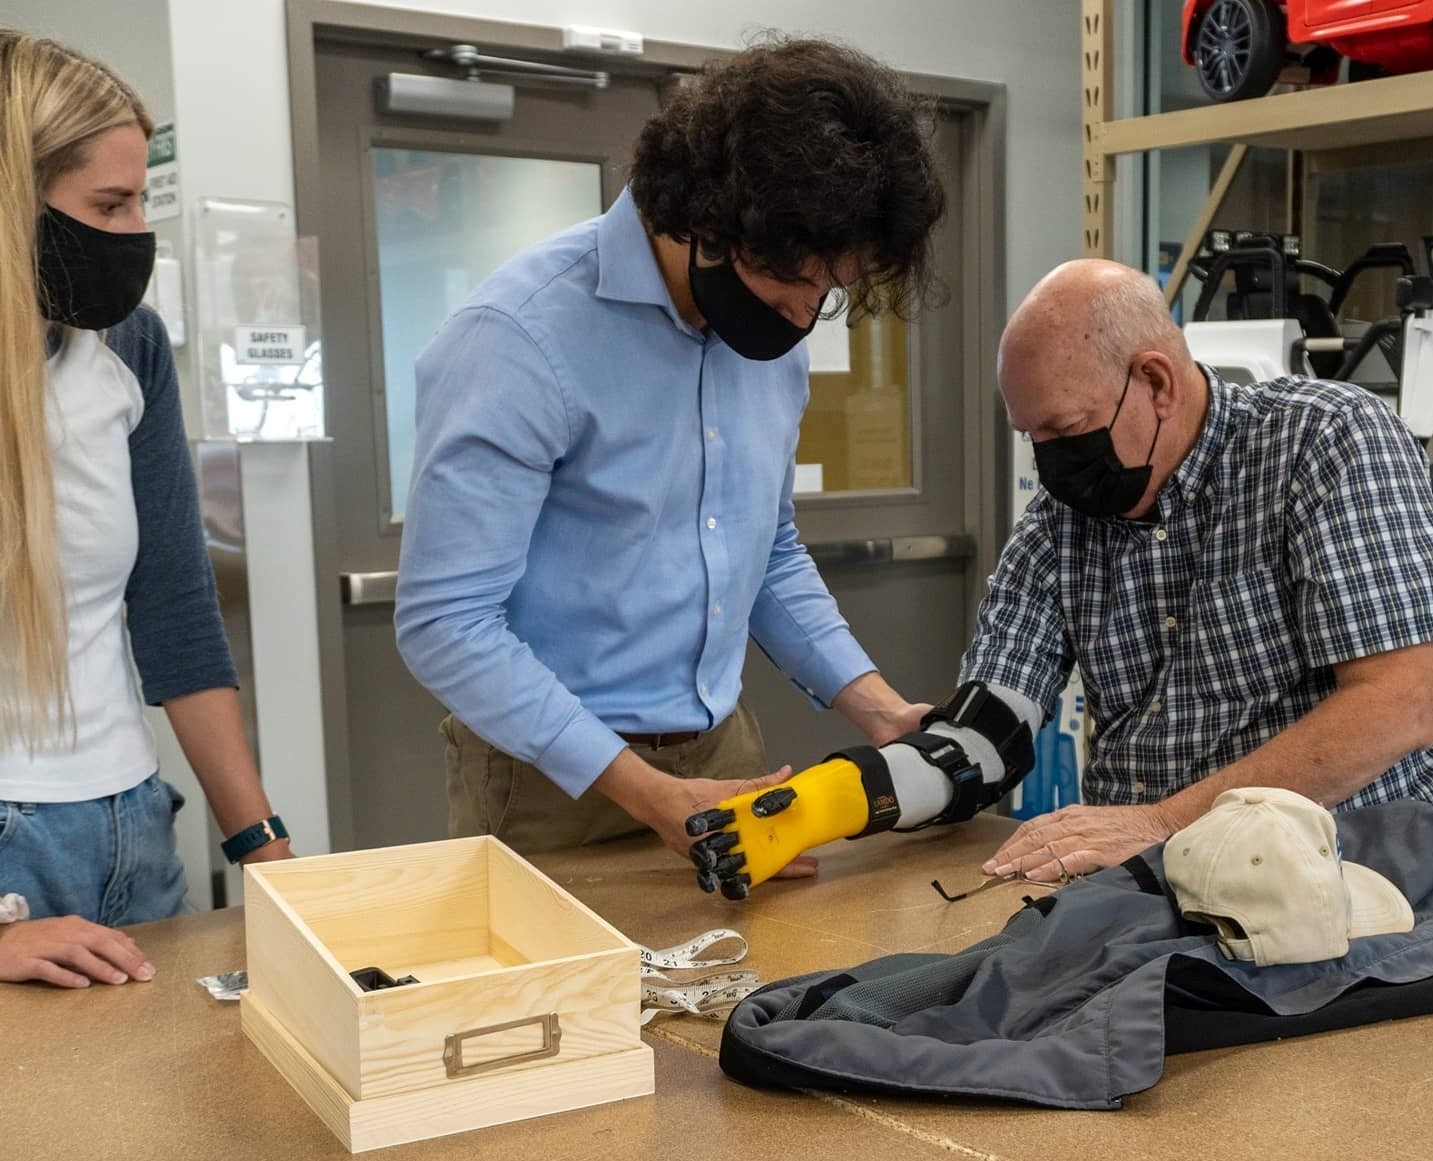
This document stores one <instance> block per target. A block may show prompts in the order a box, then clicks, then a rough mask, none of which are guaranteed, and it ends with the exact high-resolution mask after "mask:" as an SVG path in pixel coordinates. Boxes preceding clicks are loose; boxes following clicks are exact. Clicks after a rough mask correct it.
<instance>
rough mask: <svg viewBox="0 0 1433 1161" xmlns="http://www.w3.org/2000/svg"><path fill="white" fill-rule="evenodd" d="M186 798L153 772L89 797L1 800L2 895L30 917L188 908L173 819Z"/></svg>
mask: <svg viewBox="0 0 1433 1161" xmlns="http://www.w3.org/2000/svg"><path fill="white" fill-rule="evenodd" d="M183 805H184V796H183V795H182V794H180V793H179V791H177V790H175V789H174V787H172V786H171V785H169V783H168V782H165V781H164V780H163V779H162V778H160V776H159V775H158V774H151V775H150V776H149V777H148V778H146V779H145V780H144V781H143V782H141V783H140V784H139V785H138V786H136V787H134V788H133V789H132V790H126V791H125V792H124V793H123V794H113V795H111V796H110V797H108V798H92V799H90V800H89V801H87V802H0V893H7V892H10V891H15V892H18V893H19V894H21V895H23V896H25V899H26V901H27V902H28V903H29V904H30V915H31V916H32V917H33V918H35V919H42V918H46V917H48V916H55V915H82V916H84V917H85V918H86V919H89V920H92V921H93V922H95V923H102V924H104V925H105V926H106V927H121V926H123V925H125V924H128V923H145V922H147V921H149V920H151V919H167V918H169V916H171V915H178V914H180V913H182V912H183V911H185V910H186V907H185V904H184V889H185V882H184V863H183V862H182V861H181V860H180V858H179V852H178V850H177V849H176V846H175V841H174V816H175V814H176V813H177V812H178V810H179V808H180V807H181V806H183Z"/></svg>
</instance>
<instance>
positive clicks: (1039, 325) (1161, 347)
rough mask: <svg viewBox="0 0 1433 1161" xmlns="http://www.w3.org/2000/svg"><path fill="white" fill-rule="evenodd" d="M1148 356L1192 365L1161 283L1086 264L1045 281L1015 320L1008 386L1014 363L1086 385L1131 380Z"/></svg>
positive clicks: (1006, 344)
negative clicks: (1133, 364)
mask: <svg viewBox="0 0 1433 1161" xmlns="http://www.w3.org/2000/svg"><path fill="white" fill-rule="evenodd" d="M1146 350H1156V351H1162V352H1164V353H1165V354H1166V355H1168V356H1170V358H1171V359H1182V360H1184V361H1186V362H1187V361H1188V360H1189V349H1188V347H1186V346H1185V343H1184V335H1183V334H1182V333H1181V332H1180V329H1179V327H1178V326H1176V325H1175V322H1174V320H1173V319H1172V318H1171V317H1170V314H1169V308H1168V307H1167V306H1165V304H1164V295H1163V293H1162V292H1161V291H1160V289H1159V287H1158V286H1157V285H1156V284H1155V281H1154V279H1152V278H1150V277H1149V276H1148V275H1147V274H1141V273H1140V272H1139V271H1138V270H1131V269H1130V268H1129V267H1128V266H1123V265H1121V264H1120V263H1118V262H1108V261H1105V260H1104V259H1102V258H1081V259H1077V260H1076V261H1073V262H1066V263H1063V264H1062V265H1060V266H1057V267H1055V269H1054V270H1052V271H1050V273H1049V274H1047V275H1045V277H1044V278H1042V279H1040V281H1039V282H1037V283H1036V284H1035V287H1034V289H1033V290H1031V291H1030V293H1029V294H1028V295H1026V296H1025V301H1024V302H1022V303H1021V304H1020V306H1019V307H1018V308H1016V311H1015V313H1014V314H1013V315H1011V316H1010V321H1009V323H1008V324H1006V327H1005V333H1004V335H1003V336H1002V337H1001V340H1000V368H1001V381H1002V382H1003V381H1004V370H1005V367H1006V365H1007V363H1010V362H1018V363H1020V364H1022V366H1023V365H1025V364H1027V363H1028V362H1030V361H1035V362H1036V363H1038V364H1045V365H1046V369H1049V370H1054V371H1057V372H1059V373H1063V374H1069V373H1076V374H1078V375H1079V376H1080V377H1083V378H1088V377H1091V376H1101V377H1110V376H1115V375H1118V376H1120V377H1123V375H1124V372H1125V369H1126V368H1127V367H1128V366H1129V363H1130V360H1131V359H1133V358H1134V356H1135V355H1137V354H1139V353H1140V352H1141V351H1146ZM1036 369H1039V368H1036Z"/></svg>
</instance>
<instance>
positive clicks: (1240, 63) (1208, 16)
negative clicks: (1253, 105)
mask: <svg viewBox="0 0 1433 1161" xmlns="http://www.w3.org/2000/svg"><path fill="white" fill-rule="evenodd" d="M1286 36H1287V34H1286V32H1285V28H1284V14H1283V11H1282V10H1281V9H1280V8H1279V6H1278V4H1276V3H1275V2H1274V0H1214V2H1213V3H1212V4H1210V5H1209V8H1208V10H1207V11H1206V12H1205V13H1204V15H1203V16H1202V17H1200V20H1199V25H1198V27H1197V28H1195V30H1194V52H1193V55H1194V68H1195V70H1196V71H1197V72H1198V74H1199V83H1200V84H1201V85H1202V86H1203V87H1204V91H1205V92H1206V93H1208V94H1209V96H1211V97H1212V98H1213V99H1214V100H1216V101H1242V100H1244V99H1245V98H1246V97H1262V96H1263V95H1264V94H1265V93H1267V92H1268V91H1269V89H1270V88H1271V87H1272V86H1273V84H1274V81H1275V80H1276V79H1277V78H1278V75H1279V70H1280V69H1282V68H1283V67H1284V50H1285V48H1286V47H1287V44H1286Z"/></svg>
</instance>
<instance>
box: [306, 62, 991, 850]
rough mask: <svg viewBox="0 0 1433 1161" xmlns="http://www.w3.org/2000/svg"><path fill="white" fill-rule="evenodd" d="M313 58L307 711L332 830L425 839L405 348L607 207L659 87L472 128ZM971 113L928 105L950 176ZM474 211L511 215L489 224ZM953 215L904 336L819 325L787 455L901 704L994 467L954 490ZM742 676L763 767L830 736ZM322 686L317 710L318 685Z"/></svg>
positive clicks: (433, 769)
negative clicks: (315, 175) (552, 236)
mask: <svg viewBox="0 0 1433 1161" xmlns="http://www.w3.org/2000/svg"><path fill="white" fill-rule="evenodd" d="M485 51H492V52H497V51H498V50H496V49H487V47H486V46H485ZM505 55H506V54H505ZM315 68H316V86H317V98H318V100H317V108H318V118H319V120H318V133H317V140H318V142H319V152H320V158H319V162H320V183H321V203H322V214H321V216H319V217H318V219H317V225H318V231H317V232H318V234H319V253H320V262H321V270H322V283H323V312H324V333H325V337H326V339H327V343H326V348H327V349H326V352H325V364H326V367H325V370H326V375H325V378H326V379H327V381H328V383H329V384H330V385H331V387H330V390H331V392H332V395H331V402H330V407H329V430H330V431H331V432H332V433H333V438H334V443H333V447H332V450H331V453H330V454H331V468H332V487H331V495H330V497H329V502H328V503H327V504H325V502H324V500H323V498H322V497H320V498H319V499H318V500H317V501H316V507H317V508H318V518H319V519H320V520H321V521H324V520H329V521H330V522H331V526H332V527H331V531H330V535H331V537H332V541H333V546H332V547H333V552H332V554H331V555H332V559H333V560H334V563H335V564H336V569H335V573H336V575H334V576H333V577H332V583H333V584H334V585H335V586H339V585H341V591H342V600H343V607H342V633H341V642H329V641H326V642H325V649H326V651H327V652H328V653H329V654H330V656H329V657H328V659H327V660H328V663H327V664H326V665H325V671H326V674H328V675H330V676H332V675H335V674H338V675H341V678H342V680H341V685H342V690H341V698H342V701H341V704H340V705H337V706H334V707H333V708H332V712H329V713H327V714H326V729H327V731H328V734H329V735H330V736H328V738H327V742H328V748H329V753H330V754H331V755H333V756H335V758H337V760H336V761H334V760H332V759H331V766H332V767H334V768H332V769H330V771H329V778H330V784H331V794H330V801H331V804H332V813H333V832H334V842H335V846H337V847H342V846H345V845H355V846H370V845H376V844H387V843H396V842H405V841H421V840H426V839H433V838H439V837H443V835H444V834H445V827H446V802H445V795H444V771H443V761H442V748H441V742H440V739H439V737H438V735H437V732H436V726H437V723H438V721H439V720H440V718H441V716H442V714H443V712H444V711H443V709H442V707H441V706H439V705H438V703H437V702H436V701H434V700H433V699H432V698H431V697H430V696H429V695H428V694H427V693H426V692H425V691H424V690H422V689H421V688H420V687H419V686H418V685H417V683H416V682H415V681H414V680H413V679H412V678H411V677H410V675H409V674H408V672H407V670H406V668H405V667H404V665H403V662H402V660H401V659H400V658H399V656H398V653H397V650H396V648H395V645H394V641H393V628H392V613H393V607H392V583H393V578H394V572H395V570H396V568H397V560H398V545H399V535H400V532H401V527H402V519H401V518H402V507H403V499H404V495H405V492H406V481H407V466H408V461H407V459H406V458H405V455H406V452H407V451H408V450H411V443H405V440H409V439H411V398H412V396H411V390H412V388H411V357H412V355H413V354H416V350H417V349H418V348H420V347H421V345H422V343H423V342H425V341H426V338H427V337H428V335H430V334H431V333H432V331H433V330H435V329H436V327H437V326H438V324H439V323H440V322H441V321H442V319H443V318H444V317H445V316H446V314H447V313H448V311H449V309H451V307H452V306H454V305H456V302H457V301H459V300H460V299H461V298H462V297H463V296H464V295H465V294H466V293H467V291H468V290H469V289H471V286H472V285H474V284H475V283H476V281H477V280H478V279H479V278H480V277H481V276H482V275H483V274H484V273H485V272H486V271H485V269H483V268H482V267H484V265H485V264H486V265H487V266H488V267H489V268H490V266H491V265H495V264H496V262H497V261H500V260H501V259H503V258H505V257H506V256H507V255H508V254H510V253H513V252H515V251H516V250H517V249H520V248H521V247H522V246H524V245H526V244H528V243H529V242H531V241H535V240H536V239H537V236H539V235H545V234H546V233H551V232H555V231H556V230H557V229H559V228H561V227H562V226H563V225H566V224H568V222H567V221H562V220H560V219H561V218H562V215H563V214H565V213H566V214H570V221H577V220H580V219H582V218H584V217H588V216H591V214H592V213H595V212H597V210H598V208H599V203H600V206H601V207H605V206H607V205H608V204H610V203H611V201H612V200H613V199H614V198H615V197H616V195H617V194H618V193H619V192H620V190H621V188H622V183H623V180H624V173H625V166H626V161H627V158H628V156H629V153H630V147H631V143H632V142H633V141H634V140H635V138H636V136H637V133H638V131H639V129H640V127H641V125H642V123H643V122H644V121H645V119H646V118H647V117H648V116H650V115H651V113H652V112H654V111H655V110H656V109H657V108H658V104H659V100H660V93H661V89H662V86H663V85H664V84H665V83H666V81H667V80H668V78H667V77H666V76H665V75H663V74H660V73H657V72H655V71H654V70H652V69H650V68H648V69H646V70H645V71H644V72H641V73H635V72H634V73H632V74H627V75H624V74H622V73H621V72H615V71H614V72H613V73H612V75H611V82H610V84H609V86H608V87H607V88H606V89H602V90H590V89H584V90H578V89H572V88H565V89H554V88H528V87H518V88H517V90H516V100H515V105H514V111H513V115H512V117H511V119H510V120H507V121H503V122H497V123H492V124H485V125H475V124H471V123H468V124H463V123H459V122H456V121H447V120H435V119H433V118H425V119H423V120H422V121H421V122H420V121H418V120H416V119H414V118H411V117H408V118H403V117H393V116H385V115H382V114H380V113H378V112H377V111H376V105H375V101H374V96H373V93H374V85H375V78H378V77H380V76H382V75H383V74H386V73H388V72H392V71H402V72H435V73H443V72H445V71H449V70H445V69H444V68H443V67H442V66H435V65H431V64H424V63H423V62H422V61H421V60H420V58H419V54H418V52H417V50H416V49H415V48H410V47H387V46H385V47H384V48H382V49H378V48H375V47H372V46H371V45H355V44H352V43H346V44H333V45H325V44H324V43H323V42H322V41H320V42H319V43H318V45H317V52H316V55H315ZM970 120H971V117H970V114H968V113H963V112H960V111H954V110H952V111H950V112H949V113H948V114H947V115H945V116H943V117H942V119H941V125H940V130H939V144H940V146H941V151H942V156H944V157H946V158H947V159H948V161H949V164H950V166H951V168H952V176H953V178H954V177H958V173H957V168H958V166H959V165H960V164H961V158H962V156H963V155H964V153H965V152H966V151H967V150H968V148H969V145H970V142H969V138H968V134H969V132H970V126H969V122H970ZM957 184H958V183H957ZM955 192H956V191H955V189H954V188H952V195H954V194H955ZM953 200H954V196H953ZM539 205H540V206H541V207H543V213H542V214H538V215H536V216H534V215H533V214H532V212H531V211H532V209H533V207H534V206H539ZM494 206H497V207H498V210H499V211H512V212H511V213H500V215H499V218H498V220H497V222H496V224H495V221H494V218H493V216H492V212H491V211H492V209H493V207H494ZM957 209H958V207H957ZM544 214H545V215H546V216H544ZM968 216H969V215H966V214H962V213H960V212H956V213H953V214H952V215H951V217H950V220H949V221H948V222H947V224H946V226H945V228H944V229H943V230H942V233H941V237H940V252H941V256H942V262H941V265H942V266H943V268H944V270H945V273H946V275H947V281H948V282H949V284H950V290H951V293H950V301H949V302H948V304H947V305H945V306H944V307H943V308H941V309H940V310H939V311H937V312H935V313H933V314H930V315H928V316H926V317H925V318H923V319H922V321H921V322H920V324H919V325H917V326H912V327H907V326H906V324H904V323H901V322H899V321H898V320H887V321H885V322H883V323H880V324H865V325H864V326H863V327H862V328H859V329H856V330H853V331H851V332H850V333H849V334H848V333H847V332H846V330H845V328H844V327H836V326H823V331H824V334H823V335H822V336H820V338H819V339H818V342H819V343H820V344H821V347H820V351H819V352H818V353H817V355H816V361H817V364H818V366H820V367H822V368H825V369H824V370H821V371H819V372H818V373H816V374H814V375H813V379H812V406H811V408H810V410H809V411H808V416H807V420H806V423H805V424H804V425H803V430H802V447H801V450H800V452H799V453H798V459H803V458H804V459H805V460H807V461H809V462H805V463H803V464H802V474H801V481H800V482H801V484H802V485H804V486H807V487H808V488H811V489H814V490H813V491H811V492H810V494H803V495H802V496H800V497H799V499H798V523H799V525H800V527H801V528H802V531H803V533H804V537H803V538H804V539H805V540H806V542H807V543H808V544H809V545H811V546H812V551H813V555H815V556H816V558H817V560H818V563H819V564H820V566H821V568H822V571H823V573H824V574H825V576H826V579H827V581H828V583H829V584H830V586H831V588H832V590H833V592H835V594H836V596H837V599H838V600H839V601H840V603H841V606H842V609H843V611H844V612H845V614H846V616H847V618H848V619H849V620H850V622H851V623H852V626H853V628H854V629H855V630H856V632H857V634H858V636H860V637H861V639H862V640H863V642H864V643H865V645H866V647H867V649H868V650H869V651H870V652H871V653H872V655H873V656H874V657H875V658H876V660H877V663H878V664H879V665H880V666H881V668H882V669H883V670H884V671H885V672H886V673H887V674H888V676H889V677H890V679H891V680H892V681H893V683H894V684H896V685H897V686H898V687H899V688H901V689H902V690H903V691H905V692H907V693H908V695H909V696H911V697H912V698H917V697H920V698H934V697H936V696H938V695H940V694H941V693H942V692H943V691H944V690H946V689H947V688H948V687H949V685H950V684H951V681H952V680H953V676H954V669H955V665H956V661H957V660H958V656H959V651H960V649H961V648H963V645H964V638H965V635H966V633H967V631H968V627H969V624H970V613H971V610H972V607H973V592H972V589H971V587H970V585H969V577H968V574H967V567H966V565H967V560H968V558H969V557H970V556H971V555H972V554H973V551H974V548H975V545H976V538H975V537H974V536H973V535H972V529H973V528H974V527H975V526H976V525H977V524H980V523H984V521H982V520H981V519H980V518H979V514H978V513H977V511H976V510H975V508H973V507H972V505H983V506H985V507H987V508H989V509H990V511H991V512H992V514H993V513H994V511H995V510H997V509H998V507H999V505H1000V503H1001V500H1000V497H1001V495H1002V493H1003V487H1002V486H1001V482H1000V480H1003V475H1002V476H1001V477H1000V480H997V479H995V478H991V479H990V480H989V482H988V483H989V486H988V488H987V487H985V486H984V485H981V486H979V487H976V488H975V489H973V490H972V489H971V487H970V480H971V476H972V472H973V471H974V470H976V467H977V466H983V465H987V464H989V465H996V464H999V465H1003V456H1002V455H1000V454H999V453H998V452H997V453H996V454H995V455H994V456H993V457H992V453H991V448H992V447H993V446H994V447H998V446H1000V445H1002V444H1003V442H1004V441H1003V440H998V439H996V438H995V434H996V429H995V428H994V427H993V425H992V424H991V423H990V421H989V420H990V415H991V414H992V412H991V409H990V406H989V399H988V394H989V384H988V383H978V382H977V383H972V382H968V381H966V380H965V377H964V376H963V374H962V369H963V368H964V367H966V366H968V362H969V361H968V360H967V359H965V357H964V354H965V352H964V344H965V343H966V342H967V341H968V338H969V330H970V318H971V314H970V307H969V303H968V302H967V288H968V285H969V280H968V279H967V278H964V277H962V275H961V272H960V270H959V267H958V265H957V264H956V256H957V255H958V254H959V253H960V252H961V244H962V234H963V231H964V230H965V229H966V228H967V227H966V219H967V218H968ZM460 251H461V252H463V254H465V255H466V257H462V255H459V257H461V258H462V260H457V259H455V257H454V255H458V254H459V252H460ZM982 394H984V395H985V396H986V397H987V398H985V400H984V401H983V402H982V401H981V395H982ZM963 420H964V421H965V422H964V423H963ZM971 420H974V421H975V425H974V428H973V429H972V428H971V427H970V426H969V421H971ZM405 423H406V424H407V425H408V429H407V430H406V431H405ZM987 429H988V430H987ZM1001 470H1003V467H1002V469H1001ZM818 477H819V479H818ZM330 508H331V511H329V510H328V509H330ZM992 523H993V521H992ZM324 531H325V530H324V529H322V528H321V529H320V534H321V535H322V534H323V532H324ZM320 559H321V560H322V559H323V554H322V552H321V553H320ZM321 583H324V582H321ZM335 651H340V652H341V655H342V656H341V662H336V661H335V659H334V658H333V657H332V656H331V654H332V653H334V652H335ZM331 683H332V682H331ZM746 683H747V689H748V696H749V697H750V698H751V699H752V701H753V703H754V705H755V707H756V710H757V713H758V715H759V716H760V718H761V720H762V724H763V727H764V729H765V732H766V736H767V742H768V749H769V751H770V756H771V758H772V760H773V762H774V763H779V762H782V761H789V762H792V763H795V764H798V765H799V764H804V763H807V762H810V761H813V760H816V759H819V758H820V757H821V756H822V755H823V754H824V753H825V752H827V751H828V750H829V749H831V748H833V747H834V746H836V745H838V744H840V743H842V742H844V741H847V740H850V737H851V734H850V732H849V730H848V729H846V728H844V725H843V723H841V722H840V721H839V720H838V719H837V718H836V717H835V716H834V715H830V714H827V715H824V716H822V717H817V716H816V715H814V714H813V713H811V711H810V708H809V704H808V703H805V699H804V698H803V697H801V696H800V695H799V694H798V693H797V692H796V691H795V690H794V689H793V688H792V687H791V686H790V684H789V683H788V682H786V681H785V680H784V678H782V677H781V676H780V675H779V674H777V673H776V672H775V671H774V670H773V669H772V667H771V666H770V665H769V664H768V663H767V662H766V660H765V659H764V658H763V657H761V656H760V654H759V652H758V651H756V650H754V649H753V651H752V657H751V658H750V660H749V663H748V666H747V673H746ZM326 693H327V694H328V695H329V697H330V705H331V706H332V703H333V702H334V701H336V700H337V698H338V697H339V692H338V691H336V690H334V689H329V690H327V691H326ZM335 732H337V733H339V734H340V735H341V736H338V737H334V736H332V735H333V734H334V733H335Z"/></svg>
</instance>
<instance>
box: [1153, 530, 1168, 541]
mask: <svg viewBox="0 0 1433 1161" xmlns="http://www.w3.org/2000/svg"><path fill="white" fill-rule="evenodd" d="M1154 538H1155V539H1156V540H1168V539H1169V533H1168V532H1166V531H1165V530H1164V529H1163V528H1156V529H1155V530H1154Z"/></svg>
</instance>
